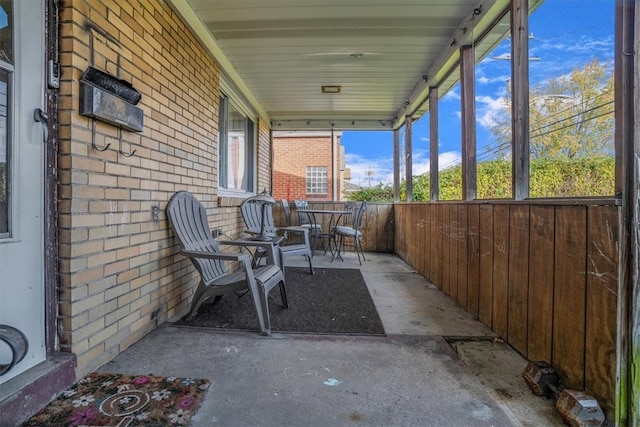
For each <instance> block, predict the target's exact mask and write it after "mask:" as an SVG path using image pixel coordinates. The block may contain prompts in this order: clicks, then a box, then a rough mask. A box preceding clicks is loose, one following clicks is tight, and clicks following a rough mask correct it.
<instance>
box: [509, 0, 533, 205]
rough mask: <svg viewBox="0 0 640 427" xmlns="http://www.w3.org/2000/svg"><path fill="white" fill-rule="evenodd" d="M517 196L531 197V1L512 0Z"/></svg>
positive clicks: (515, 178) (513, 132) (515, 196)
mask: <svg viewBox="0 0 640 427" xmlns="http://www.w3.org/2000/svg"><path fill="white" fill-rule="evenodd" d="M511 58H512V60H511V84H512V90H511V120H512V122H511V129H512V131H511V135H512V137H511V138H512V141H511V147H512V153H511V157H512V165H513V167H512V171H511V173H512V180H513V187H512V192H513V198H514V199H515V200H524V199H526V198H528V197H529V1H528V0H512V2H511Z"/></svg>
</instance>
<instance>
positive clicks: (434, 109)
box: [429, 87, 440, 202]
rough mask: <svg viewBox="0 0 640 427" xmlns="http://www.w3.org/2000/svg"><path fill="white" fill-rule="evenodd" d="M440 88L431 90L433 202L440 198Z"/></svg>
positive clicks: (431, 178) (430, 157)
mask: <svg viewBox="0 0 640 427" xmlns="http://www.w3.org/2000/svg"><path fill="white" fill-rule="evenodd" d="M438 138H439V136H438V88H437V87H431V88H429V177H430V180H429V186H430V190H431V201H432V202H435V201H437V200H438V199H439V198H440V185H439V177H440V175H439V173H438V169H439V164H438V163H439V162H438Z"/></svg>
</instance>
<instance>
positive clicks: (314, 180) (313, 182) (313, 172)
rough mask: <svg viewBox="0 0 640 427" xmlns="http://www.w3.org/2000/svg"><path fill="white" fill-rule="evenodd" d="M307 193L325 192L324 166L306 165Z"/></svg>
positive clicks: (325, 177) (325, 172) (325, 168)
mask: <svg viewBox="0 0 640 427" xmlns="http://www.w3.org/2000/svg"><path fill="white" fill-rule="evenodd" d="M307 194H327V167H326V166H307Z"/></svg>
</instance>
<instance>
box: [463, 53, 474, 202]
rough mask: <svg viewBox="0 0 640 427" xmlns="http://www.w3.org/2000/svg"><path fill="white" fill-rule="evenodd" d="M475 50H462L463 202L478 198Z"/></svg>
mask: <svg viewBox="0 0 640 427" xmlns="http://www.w3.org/2000/svg"><path fill="white" fill-rule="evenodd" d="M475 59H476V54H475V49H474V48H473V46H462V47H461V48H460V103H461V111H462V120H461V121H462V200H474V199H476V198H477V193H478V190H477V185H476V171H477V164H476V85H475V81H476V77H475Z"/></svg>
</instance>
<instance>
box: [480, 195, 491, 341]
mask: <svg viewBox="0 0 640 427" xmlns="http://www.w3.org/2000/svg"><path fill="white" fill-rule="evenodd" d="M493 252H494V245H493V205H482V206H480V286H479V292H478V295H479V297H480V298H479V306H478V316H479V319H480V321H481V322H482V323H484V324H485V325H487V326H488V327H490V328H491V327H492V326H493V321H492V320H493Z"/></svg>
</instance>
